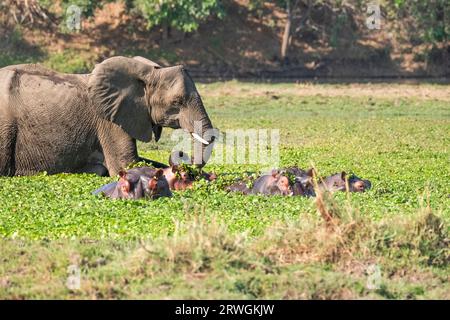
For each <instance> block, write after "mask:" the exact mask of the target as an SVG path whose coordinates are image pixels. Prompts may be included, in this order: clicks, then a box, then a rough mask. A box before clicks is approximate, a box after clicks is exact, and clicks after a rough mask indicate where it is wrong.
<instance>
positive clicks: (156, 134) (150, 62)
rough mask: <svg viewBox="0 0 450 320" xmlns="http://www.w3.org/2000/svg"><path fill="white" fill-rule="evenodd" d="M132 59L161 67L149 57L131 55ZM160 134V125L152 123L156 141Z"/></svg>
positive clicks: (156, 67)
mask: <svg viewBox="0 0 450 320" xmlns="http://www.w3.org/2000/svg"><path fill="white" fill-rule="evenodd" d="M133 59H135V60H137V61H140V62H142V63H145V64H147V65H149V66H152V67H154V68H155V69H161V68H162V67H161V66H160V65H159V64H157V63H156V62H153V61H152V60H149V59H147V58H144V57H140V56H136V57H133ZM161 134H162V126H158V125H153V137H154V138H155V141H156V142H158V141H159V139H160V138H161Z"/></svg>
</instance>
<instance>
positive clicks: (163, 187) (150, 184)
mask: <svg viewBox="0 0 450 320" xmlns="http://www.w3.org/2000/svg"><path fill="white" fill-rule="evenodd" d="M140 179H141V181H142V184H143V188H144V193H145V196H146V197H148V198H150V199H158V198H160V197H171V196H172V192H170V188H169V183H168V182H167V179H166V178H165V176H164V171H163V170H162V169H159V170H156V172H155V173H154V174H153V175H151V176H141V177H140Z"/></svg>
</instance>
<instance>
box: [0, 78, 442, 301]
mask: <svg viewBox="0 0 450 320" xmlns="http://www.w3.org/2000/svg"><path fill="white" fill-rule="evenodd" d="M199 91H200V93H201V94H202V97H203V98H204V102H205V105H206V106H207V109H208V112H209V115H210V117H211V119H212V120H213V122H214V124H215V126H217V127H218V128H220V129H221V130H223V131H226V130H227V129H238V128H242V129H249V128H267V129H280V156H281V159H280V166H287V165H299V166H300V167H304V168H306V167H309V166H310V165H314V166H315V167H316V168H317V169H318V171H319V173H320V174H323V175H326V174H331V173H334V172H338V171H342V170H344V171H347V172H354V173H356V174H357V175H358V176H360V177H362V178H365V179H369V180H371V181H372V185H373V188H372V189H371V190H369V191H368V192H366V193H364V194H352V195H346V194H344V193H340V194H336V195H334V197H333V199H331V200H328V201H327V203H328V205H330V203H331V204H332V205H331V207H330V208H332V207H334V208H338V209H330V210H334V211H336V212H337V213H336V214H337V215H339V216H341V218H340V219H339V222H338V226H337V227H335V228H334V229H333V230H334V231H333V232H329V226H328V227H327V226H324V225H323V220H322V219H321V218H320V215H319V214H318V213H317V208H318V207H317V203H316V202H315V200H314V199H311V198H297V197H295V198H283V197H260V196H248V197H245V196H241V195H238V194H227V193H226V192H225V191H223V186H224V185H225V184H226V182H227V179H230V178H235V177H239V176H240V175H242V174H243V172H244V171H248V170H257V169H261V168H262V167H261V166H256V165H252V166H247V165H224V164H208V166H207V167H206V170H208V171H215V172H216V173H217V174H218V175H219V177H220V178H219V180H218V181H217V182H216V183H212V184H210V185H206V184H198V185H197V186H196V187H195V189H194V190H190V191H185V192H176V193H175V195H174V197H173V198H171V199H160V200H157V201H152V202H149V201H144V200H142V201H109V200H107V199H101V198H97V197H95V196H93V195H91V194H90V192H91V191H92V190H94V189H96V188H97V187H99V186H100V185H102V184H103V183H106V182H109V181H112V180H114V179H113V178H101V177H96V176H93V175H65V174H63V175H55V176H47V175H44V174H43V175H39V176H33V177H14V178H0V198H1V199H2V206H1V207H0V234H1V235H2V236H3V239H2V240H1V241H0V245H1V247H2V249H1V252H2V259H3V261H2V263H1V264H0V268H1V269H0V296H1V297H3V298H8V297H9V298H11V297H19V298H20V297H21V298H27V297H28V298H29V297H61V296H63V297H83V298H91V297H95V298H117V297H148V298H156V297H160V298H161V297H170V298H183V297H186V298H201V297H203V298H213V297H217V298H336V297H340V298H356V297H363V298H436V297H440V298H448V292H449V290H448V289H449V288H448V287H446V286H448V284H447V283H446V282H445V281H446V280H445V279H447V280H448V276H449V268H448V259H449V252H448V249H447V247H448V238H449V236H448V235H449V222H450V209H449V208H450V197H449V194H450V179H449V177H450V166H449V156H450V154H449V146H450V109H449V100H450V98H449V89H448V86H438V85H434V86H432V85H422V86H400V85H374V86H370V85H369V86H332V85H317V86H313V85H295V84H277V85H269V84H260V85H257V84H244V83H239V82H230V83H221V84H219V83H218V84H209V85H199ZM170 133H171V132H170V130H165V131H164V133H163V137H162V139H161V141H160V142H159V143H158V144H155V143H150V144H139V148H140V153H141V154H142V155H144V156H147V157H149V158H152V159H155V160H159V161H163V162H165V161H166V159H167V157H168V154H169V152H170V150H171V148H172V146H173V144H174V142H173V141H171V139H170ZM218 146H220V145H218ZM177 225H178V226H179V227H177ZM224 225H226V228H225V226H224ZM243 234H245V236H244V235H243ZM272 237H274V238H272ZM139 239H144V240H139ZM70 264H76V265H78V266H80V268H81V270H82V275H83V279H84V280H83V281H82V289H81V290H75V291H73V292H72V291H70V290H68V289H67V288H66V286H65V279H66V278H67V267H68V266H69V265H70ZM373 265H376V266H379V267H380V269H381V277H382V281H381V282H380V285H379V286H378V287H377V288H378V289H373V290H369V289H367V285H366V284H367V281H368V280H367V279H368V276H369V273H370V272H369V273H368V271H367V270H368V268H369V269H370V267H371V266H373Z"/></svg>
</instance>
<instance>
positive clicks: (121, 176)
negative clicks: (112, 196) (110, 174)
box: [119, 169, 127, 180]
mask: <svg viewBox="0 0 450 320" xmlns="http://www.w3.org/2000/svg"><path fill="white" fill-rule="evenodd" d="M119 177H120V178H121V179H125V180H126V177H127V172H126V171H125V170H123V169H122V170H120V171H119Z"/></svg>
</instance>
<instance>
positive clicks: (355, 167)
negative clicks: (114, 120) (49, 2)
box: [0, 82, 450, 239]
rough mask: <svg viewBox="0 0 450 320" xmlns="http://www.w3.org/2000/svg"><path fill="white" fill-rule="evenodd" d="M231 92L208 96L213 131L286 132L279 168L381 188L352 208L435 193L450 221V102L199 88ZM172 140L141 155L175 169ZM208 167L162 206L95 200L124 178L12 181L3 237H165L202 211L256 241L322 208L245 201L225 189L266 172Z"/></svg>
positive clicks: (286, 200)
mask: <svg viewBox="0 0 450 320" xmlns="http://www.w3.org/2000/svg"><path fill="white" fill-rule="evenodd" d="M224 88H227V90H232V91H231V92H233V90H238V89H239V90H242V91H241V92H242V94H238V95H233V94H227V95H226V96H225V95H218V96H214V95H212V96H208V95H202V96H203V100H204V103H205V105H206V106H207V109H208V113H209V115H210V117H211V119H212V120H213V123H214V125H215V126H217V127H218V128H220V129H221V130H227V129H235V128H243V129H245V128H267V129H273V128H280V129H281V131H280V133H281V137H280V141H281V146H280V155H281V162H280V167H286V166H292V165H298V166H300V167H301V168H304V169H306V168H308V167H310V166H311V164H312V163H313V164H314V165H315V166H316V168H317V170H318V173H319V175H328V174H332V173H335V172H338V171H342V170H344V171H347V172H354V173H355V174H356V175H358V176H359V177H361V178H364V179H369V180H371V181H372V184H373V189H372V190H369V191H368V192H366V193H363V194H353V195H352V196H351V198H350V203H351V205H352V206H353V207H355V208H357V209H358V210H359V211H360V212H361V213H362V214H364V215H367V216H369V217H371V218H372V219H374V220H377V219H381V218H382V217H384V216H396V215H409V214H413V213H414V212H416V211H417V210H418V209H419V208H420V207H421V204H420V201H419V199H421V198H422V197H423V194H424V192H425V191H426V190H429V192H430V204H431V207H432V209H433V210H436V211H439V210H443V212H444V217H447V219H449V220H450V211H449V208H450V198H448V190H449V188H450V185H449V183H450V181H449V179H448V176H449V175H450V174H449V167H448V150H447V149H446V148H444V147H443V146H445V145H448V143H449V136H450V132H449V114H448V102H446V101H441V100H421V99H417V98H408V99H406V98H384V99H378V100H372V99H369V98H365V97H353V98H352V97H345V96H340V97H328V96H320V95H317V96H308V97H303V96H298V95H296V94H295V92H296V90H299V89H296V88H297V87H296V86H295V85H286V84H276V85H252V84H245V83H233V82H231V83H225V84H211V85H199V86H198V89H199V91H200V93H201V94H202V92H205V93H207V92H214V90H217V89H219V90H223V89H224ZM326 88H328V87H326ZM253 90H260V92H283V90H292V91H290V92H292V93H284V94H283V93H279V94H278V99H270V95H269V98H268V96H267V95H265V94H262V95H255V94H253V93H252V92H253ZM331 90H336V89H333V88H331ZM399 90H400V91H401V90H402V89H401V86H400V87H399ZM429 90H434V89H432V88H430V89H429ZM436 90H444V89H439V88H436ZM257 92H258V91H257ZM249 93H251V94H249ZM170 134H171V130H170V129H165V130H164V132H163V136H162V137H161V140H160V141H159V142H158V143H157V144H155V143H152V144H143V143H142V144H139V152H140V155H141V156H143V157H146V158H149V159H154V160H156V161H159V162H163V163H166V162H167V159H168V157H169V154H170V152H171V150H172V148H173V146H174V144H175V142H173V141H171V139H170ZM216 147H220V144H218V145H217V146H216ZM204 169H205V171H207V172H211V171H213V172H215V173H216V174H217V175H218V179H217V181H214V182H212V183H201V182H199V183H197V182H196V185H195V188H194V190H188V191H184V192H181V191H180V192H175V193H174V194H175V195H174V197H173V198H171V199H159V200H156V201H145V200H141V201H121V200H119V201H111V200H109V199H104V198H101V197H100V198H99V197H95V196H93V195H91V192H92V191H93V190H95V189H97V188H98V187H100V186H101V185H103V184H105V183H107V182H110V181H113V180H115V179H116V178H102V177H97V176H95V175H64V174H63V175H55V176H45V175H41V176H32V177H14V178H6V177H3V178H0V197H1V199H2V206H1V207H0V234H1V235H3V236H7V237H10V236H13V235H16V236H19V237H27V238H37V239H42V238H66V237H69V238H70V237H72V236H76V237H77V236H78V237H79V236H86V237H92V238H101V237H119V238H134V237H142V236H149V235H152V236H158V235H161V234H167V233H171V232H173V230H174V224H173V220H174V219H180V220H181V221H187V220H189V219H190V217H191V216H192V214H195V213H201V212H203V213H204V214H205V216H206V217H208V218H212V217H220V218H223V219H224V220H226V221H227V223H228V224H229V227H230V230H232V231H249V232H250V233H251V235H252V236H257V235H260V234H261V233H262V232H263V230H264V229H265V228H266V227H267V226H269V225H271V224H273V223H274V222H276V221H280V220H281V221H294V220H297V219H299V217H300V218H301V217H302V216H303V215H304V214H308V213H311V214H312V213H315V212H316V209H315V207H314V202H313V199H309V198H302V197H278V196H275V197H261V196H241V195H238V194H227V193H226V192H225V191H224V186H225V185H226V183H229V182H230V181H233V180H234V179H236V178H240V177H246V176H247V174H246V172H249V171H250V172H251V171H257V170H259V169H264V168H262V167H261V166H257V165H226V164H212V163H210V164H208V165H207V166H206V167H205V168H204ZM335 198H336V201H338V203H340V204H344V203H345V202H346V201H347V197H346V195H345V194H344V193H339V194H336V195H335Z"/></svg>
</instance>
